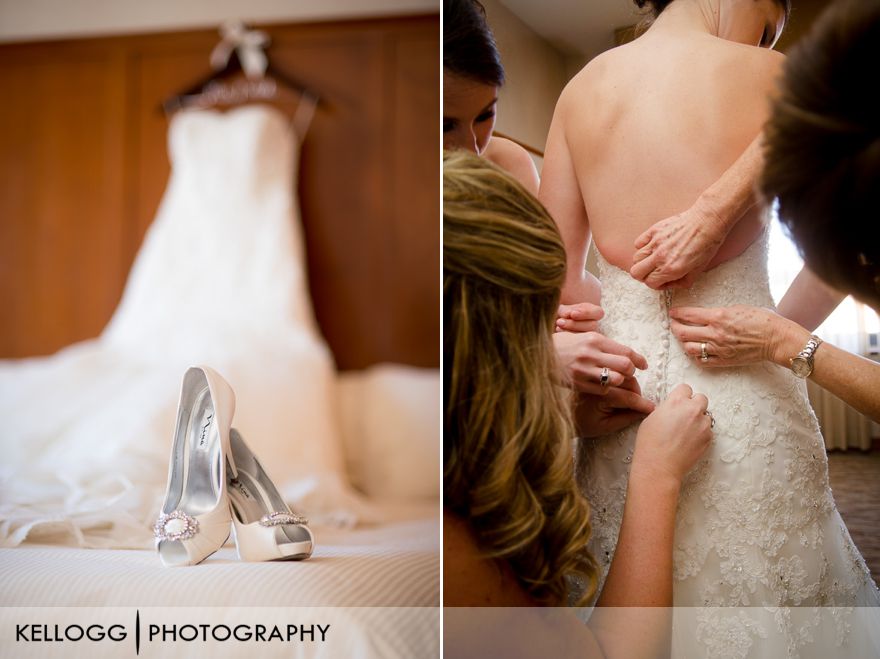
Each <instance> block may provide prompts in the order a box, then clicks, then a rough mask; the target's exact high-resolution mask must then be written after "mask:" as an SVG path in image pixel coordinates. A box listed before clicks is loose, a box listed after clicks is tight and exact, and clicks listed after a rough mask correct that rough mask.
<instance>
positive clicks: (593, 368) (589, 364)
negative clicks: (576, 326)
mask: <svg viewBox="0 0 880 659" xmlns="http://www.w3.org/2000/svg"><path fill="white" fill-rule="evenodd" d="M553 343H554V345H555V346H556V358H557V362H558V363H559V366H560V368H561V369H562V372H563V375H564V377H565V379H566V380H568V381H569V382H571V383H572V384H573V385H574V386H575V388H576V389H577V390H578V391H580V392H581V393H585V394H593V395H597V396H605V395H606V394H607V393H608V392H609V391H610V390H611V389H612V388H613V387H624V386H626V388H629V389H630V390H632V391H635V392H636V393H641V390H640V389H639V388H638V382H636V381H635V378H634V377H633V376H634V375H635V372H636V368H639V369H642V370H644V369H646V368H648V362H647V360H646V359H645V358H644V357H643V356H642V355H640V354H639V353H637V352H636V351H634V350H632V349H631V348H627V347H626V346H623V345H620V344H619V343H617V342H616V341H612V340H611V339H608V338H606V337H605V336H603V335H602V334H599V333H598V332H585V333H575V332H556V333H555V334H554V335H553ZM604 368H607V369H608V384H607V385H606V386H602V385H601V383H600V382H601V377H602V369H604Z"/></svg>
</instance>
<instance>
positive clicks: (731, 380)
mask: <svg viewBox="0 0 880 659" xmlns="http://www.w3.org/2000/svg"><path fill="white" fill-rule="evenodd" d="M767 241H768V232H766V231H765V232H764V234H763V235H762V236H761V237H760V238H759V239H758V240H757V241H756V242H755V243H754V244H752V245H751V246H750V247H749V248H748V249H747V250H746V251H745V252H744V253H743V254H741V255H740V256H739V257H737V258H735V259H732V260H731V261H728V262H726V263H724V264H722V265H720V266H719V267H717V268H715V269H714V270H711V271H709V272H708V273H706V274H704V275H703V276H702V277H700V279H699V280H698V281H697V283H696V284H695V285H694V286H693V288H692V289H690V290H689V291H676V292H674V293H671V294H668V293H664V292H657V291H654V290H652V289H650V288H648V287H647V286H645V285H644V284H642V283H641V282H638V281H636V280H634V279H633V278H632V277H631V276H630V275H629V273H627V272H624V271H622V270H620V269H618V268H616V267H615V266H613V265H611V264H609V263H608V262H606V261H605V260H604V259H603V258H602V257H601V255H600V256H599V273H600V280H601V282H602V290H603V294H602V305H603V308H604V309H605V317H604V318H603V320H602V321H601V323H600V331H601V332H602V333H604V334H605V335H606V336H608V337H610V338H612V339H614V340H615V341H618V342H620V343H623V344H624V345H628V346H630V347H632V348H633V349H634V350H636V351H638V352H640V353H641V354H643V355H644V356H645V357H646V359H647V360H648V364H649V370H647V371H645V372H644V373H641V372H640V373H638V374H637V377H638V380H639V384H640V385H641V388H642V393H643V395H645V396H646V397H647V398H650V399H652V400H654V401H655V402H657V401H661V400H663V399H664V398H666V395H667V393H668V392H669V391H670V390H671V389H672V388H673V387H674V386H675V385H677V384H679V383H682V382H684V383H687V384H689V385H690V386H691V387H693V389H694V390H695V391H696V392H699V393H703V394H706V395H707V396H708V398H709V409H710V411H711V412H712V414H713V415H714V417H715V420H716V424H715V428H714V440H713V442H712V444H711V446H710V447H709V449H708V452H707V454H706V456H705V457H704V458H703V459H702V460H701V461H700V462H699V463H698V464H697V466H696V467H695V468H694V469H693V471H692V472H691V473H690V474H689V475H688V476H687V478H686V480H685V483H684V485H683V488H682V492H681V498H680V501H679V506H678V514H677V519H676V529H675V544H674V555H673V558H674V582H673V583H674V595H673V601H674V604H675V606H676V610H675V613H674V620H675V622H674V625H673V638H674V640H673V656H675V657H774V658H775V657H786V656H789V657H800V656H810V657H813V656H815V657H832V656H833V657H838V656H852V657H868V656H880V654H878V653H880V641H878V632H877V627H876V625H877V624H878V622H880V618H878V617H877V611H878V609H862V610H859V609H852V608H850V607H864V606H877V605H878V604H880V595H878V590H877V587H876V585H875V584H874V582H873V580H872V578H871V576H870V574H869V572H868V569H867V567H866V565H865V562H864V560H863V559H862V557H861V555H860V554H859V552H858V550H857V549H856V547H855V546H854V545H853V542H852V540H851V538H850V535H849V532H848V531H847V529H846V526H845V525H844V523H843V521H842V520H841V518H840V515H839V514H838V512H837V509H836V507H835V504H834V499H833V498H832V494H831V488H830V487H829V485H828V463H827V458H826V454H825V447H824V444H823V440H822V436H821V434H820V432H819V427H818V424H817V421H816V417H815V415H814V414H813V411H812V408H811V407H810V404H809V402H808V400H807V396H806V386H805V383H804V381H802V380H799V379H798V378H796V377H795V376H794V375H793V374H792V373H791V372H790V371H789V370H787V369H784V368H780V367H779V366H776V365H774V364H770V363H767V362H763V363H760V364H755V365H750V366H746V367H740V368H718V369H710V368H704V367H701V366H700V365H699V363H698V362H697V361H696V360H694V359H693V358H691V357H689V356H687V355H686V354H685V353H684V351H683V350H682V348H681V345H680V344H679V343H678V341H677V340H676V338H675V337H674V336H673V335H672V333H671V332H670V328H669V317H668V313H667V310H668V308H669V306H701V307H721V306H729V305H733V304H747V305H754V306H762V307H773V306H774V304H773V299H772V297H771V295H770V289H769V284H768V276H767ZM636 431H637V426H631V427H630V428H627V429H625V430H623V431H622V432H619V433H617V434H614V435H610V436H607V437H604V438H600V439H598V440H596V441H594V442H589V443H587V444H586V445H585V446H584V447H583V451H582V456H581V457H582V464H581V465H580V470H579V471H580V474H579V475H580V479H581V483H582V487H583V488H584V490H585V493H586V495H587V497H588V498H589V500H590V503H591V507H592V524H593V538H592V540H591V544H590V549H591V551H592V552H593V555H594V556H595V557H596V559H597V560H598V562H599V564H600V566H601V572H602V574H601V577H600V579H601V580H602V581H604V578H605V576H606V575H607V570H608V566H609V564H610V562H611V559H612V557H613V555H614V548H615V544H616V542H617V535H618V530H619V528H620V523H621V518H622V513H623V503H624V499H625V495H626V486H627V478H628V475H629V466H630V462H631V460H632V455H633V447H634V441H635V436H636ZM678 607H693V608H690V609H684V608H681V609H679V608H678ZM793 607H801V608H793ZM821 607H830V608H821ZM872 625H873V627H872ZM869 632H870V633H869ZM872 634H873V636H872Z"/></svg>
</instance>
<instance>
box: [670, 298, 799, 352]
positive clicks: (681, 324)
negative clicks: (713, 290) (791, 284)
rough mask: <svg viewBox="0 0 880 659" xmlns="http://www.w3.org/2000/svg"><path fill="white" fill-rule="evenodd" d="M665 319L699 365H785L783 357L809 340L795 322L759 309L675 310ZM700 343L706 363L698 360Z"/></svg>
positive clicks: (686, 308)
mask: <svg viewBox="0 0 880 659" xmlns="http://www.w3.org/2000/svg"><path fill="white" fill-rule="evenodd" d="M669 317H670V319H671V323H670V327H671V329H672V333H673V334H675V336H676V338H677V339H678V340H679V341H680V342H681V344H682V346H683V347H684V351H685V352H686V353H687V354H688V355H690V356H692V357H695V358H696V359H697V363H698V364H701V365H702V366H709V367H712V366H742V365H745V364H754V363H757V362H760V361H764V360H768V361H772V362H775V363H777V364H783V365H787V358H788V357H794V355H796V354H797V352H798V351H799V350H800V349H801V348H803V346H804V345H806V343H807V340H808V339H809V338H810V333H809V332H808V331H807V330H806V329H804V328H803V327H800V326H799V325H798V324H797V323H794V322H792V321H790V320H787V319H785V318H783V317H782V316H780V315H779V314H777V313H775V312H774V311H771V310H770V309H763V308H761V307H748V306H744V305H737V306H733V307H720V308H715V309H705V308H701V307H676V308H673V309H670V310H669ZM704 343H705V344H706V354H707V355H708V359H707V360H703V359H702V354H703V344H704ZM792 350H794V352H792ZM783 353H784V354H783Z"/></svg>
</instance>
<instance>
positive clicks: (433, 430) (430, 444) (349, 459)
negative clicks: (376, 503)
mask: <svg viewBox="0 0 880 659" xmlns="http://www.w3.org/2000/svg"><path fill="white" fill-rule="evenodd" d="M338 385H339V386H338V392H339V412H340V427H341V430H342V443H343V451H344V454H345V464H346V468H347V470H348V475H349V478H350V480H351V482H352V484H353V485H354V486H355V487H357V488H358V489H359V490H361V491H362V492H364V493H365V494H367V495H369V496H371V497H374V498H377V499H410V500H411V499H436V498H437V497H439V495H440V404H441V403H440V370H439V369H424V368H415V367H412V366H402V365H399V364H380V365H377V366H373V367H371V368H369V369H366V370H364V371H357V372H349V373H342V374H340V376H339V380H338Z"/></svg>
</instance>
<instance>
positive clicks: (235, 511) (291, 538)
mask: <svg viewBox="0 0 880 659" xmlns="http://www.w3.org/2000/svg"><path fill="white" fill-rule="evenodd" d="M229 441H230V445H231V447H232V456H233V458H234V460H235V465H236V471H237V473H236V474H232V473H230V474H229V475H228V479H229V480H228V482H227V489H228V490H229V500H230V503H231V505H232V528H233V532H234V533H235V544H236V547H237V548H238V557H239V558H240V559H241V560H243V561H278V560H301V559H304V558H308V557H309V556H311V555H312V550H313V548H314V542H315V539H314V536H313V535H312V532H311V530H310V529H309V527H308V526H306V524H308V520H307V519H306V518H305V517H302V516H301V515H296V514H294V513H293V512H291V510H290V508H288V506H287V504H286V503H285V502H284V499H282V498H281V495H280V494H279V493H278V489H277V488H276V487H275V484H274V483H273V482H272V481H271V480H270V478H269V476H268V475H267V474H266V472H265V471H264V470H263V466H262V465H261V464H260V462H259V460H257V457H256V456H255V455H254V453H253V452H252V451H251V449H250V448H249V447H248V445H247V444H245V441H244V438H243V437H242V436H241V434H240V433H239V432H238V431H237V430H236V429H235V428H232V429H231V430H230V432H229Z"/></svg>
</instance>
